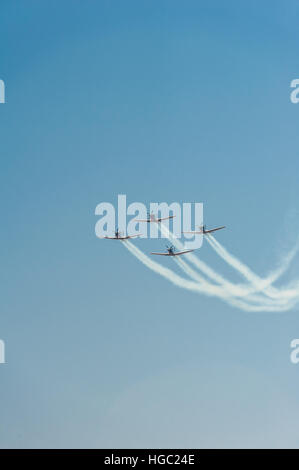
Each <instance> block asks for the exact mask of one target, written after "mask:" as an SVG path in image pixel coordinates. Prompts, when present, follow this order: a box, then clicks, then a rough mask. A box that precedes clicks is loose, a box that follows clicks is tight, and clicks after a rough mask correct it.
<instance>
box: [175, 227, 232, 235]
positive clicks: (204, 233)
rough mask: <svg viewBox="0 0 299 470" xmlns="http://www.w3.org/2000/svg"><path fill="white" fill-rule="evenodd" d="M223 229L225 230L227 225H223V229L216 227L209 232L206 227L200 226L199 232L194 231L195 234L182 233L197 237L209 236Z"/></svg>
mask: <svg viewBox="0 0 299 470" xmlns="http://www.w3.org/2000/svg"><path fill="white" fill-rule="evenodd" d="M223 228H225V225H223V226H222V227H216V228H212V229H210V230H207V229H206V225H200V226H199V231H196V230H194V231H193V232H192V231H191V232H182V233H193V234H194V235H196V234H202V235H206V234H209V233H213V232H217V230H222V229H223Z"/></svg>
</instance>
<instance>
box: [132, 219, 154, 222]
mask: <svg viewBox="0 0 299 470" xmlns="http://www.w3.org/2000/svg"><path fill="white" fill-rule="evenodd" d="M134 222H151V221H150V220H149V219H134Z"/></svg>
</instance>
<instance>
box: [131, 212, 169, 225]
mask: <svg viewBox="0 0 299 470" xmlns="http://www.w3.org/2000/svg"><path fill="white" fill-rule="evenodd" d="M174 217H175V215H170V216H169V217H158V218H156V216H155V214H153V212H149V211H148V212H147V219H136V222H147V223H151V222H161V221H162V220H168V219H173V218H174Z"/></svg>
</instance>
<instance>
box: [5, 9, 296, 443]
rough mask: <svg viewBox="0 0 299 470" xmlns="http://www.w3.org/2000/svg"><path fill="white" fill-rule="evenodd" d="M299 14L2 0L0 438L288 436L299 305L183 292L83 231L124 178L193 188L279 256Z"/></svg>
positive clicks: (223, 235)
mask: <svg viewBox="0 0 299 470" xmlns="http://www.w3.org/2000/svg"><path fill="white" fill-rule="evenodd" d="M298 14H299V4H298V2H297V1H295V0H289V1H288V2H286V3H284V2H281V1H278V0H274V1H273V0H271V1H270V0H265V1H263V2H259V1H250V2H249V1H240V0H228V1H227V2H223V1H220V0H218V1H211V2H205V1H198V0H197V1H193V0H188V1H187V2H182V1H178V0H159V1H158V0H152V1H148V0H141V1H140V0H127V1H125V2H124V1H121V0H118V1H113V2H111V1H104V0H98V1H95V0H88V1H83V0H81V1H78V0H59V1H55V0H42V1H41V0H35V1H33V0H27V1H26V2H20V1H16V0H10V1H9V2H2V4H1V15H0V38H1V56H0V78H1V79H3V80H4V81H5V84H6V103H5V104H2V105H0V119H1V127H0V138H1V174H0V177H1V186H0V187H1V200H0V203H1V221H2V223H1V232H0V237H1V248H2V256H1V258H2V262H1V270H0V272H1V284H0V285H1V310H0V338H1V339H3V340H4V341H5V344H6V361H7V363H6V364H5V365H0V447H3V448H7V447H12V448H13V447H109V448H113V447H115V448H117V447H161V448H163V447H164V448H165V447H181V448H182V447H191V448H192V447H195V448H200V447H264V446H265V447H281V446H283V447H299V444H298V443H299V431H298V420H299V396H298V386H299V365H294V364H292V363H291V362H290V352H291V350H290V342H291V340H292V339H294V338H298V337H299V310H298V309H295V310H293V311H291V312H288V313H282V314H271V313H267V314H264V313H250V314H249V313H244V312H242V311H239V310H238V309H235V308H232V307H230V306H228V305H227V304H225V303H223V302H221V301H220V300H217V299H213V298H208V297H204V296H199V295H197V294H195V293H191V292H187V291H184V290H180V289H178V288H176V287H174V286H173V285H171V284H170V283H168V282H167V281H166V280H164V279H162V278H159V277H158V276H157V275H156V274H155V273H153V272H151V271H149V270H148V269H147V268H146V267H145V266H143V265H142V264H141V263H139V262H138V260H136V259H135V258H133V257H132V256H131V255H130V253H129V252H128V251H126V250H125V249H124V247H123V246H122V245H121V244H120V243H119V244H118V243H114V242H111V243H110V242H109V241H101V240H99V239H97V238H96V236H95V233H94V226H95V223H96V221H97V217H96V216H95V215H94V210H95V207H96V205H97V204H98V203H100V202H103V201H107V202H112V203H114V204H115V203H116V200H117V195H118V194H126V195H127V198H128V202H134V201H140V202H143V203H145V204H148V203H149V202H159V201H166V202H169V203H170V202H173V201H178V202H193V201H197V202H203V203H204V219H205V222H206V223H207V224H209V225H214V224H221V225H222V224H225V225H227V230H226V231H222V232H219V234H218V235H217V238H218V239H219V241H220V242H221V243H223V244H224V245H225V246H226V247H228V249H229V250H230V251H232V252H233V253H234V254H236V255H237V256H239V257H240V258H241V259H242V260H243V261H244V262H246V263H248V264H249V266H250V267H251V268H252V269H253V270H254V271H256V272H257V273H259V274H261V275H263V274H265V273H267V271H268V270H270V269H271V268H272V267H273V266H275V265H276V263H277V260H278V259H279V255H280V254H281V253H282V252H283V251H285V250H287V249H288V248H290V247H291V246H292V243H293V242H294V240H295V238H296V236H297V235H298V232H299V224H298V214H299V188H298V170H299V163H298V162H299V160H298V157H299V154H298V153H299V151H298V149H299V133H298V123H299V104H298V105H294V104H292V103H291V101H290V92H291V89H290V82H291V80H293V79H295V78H299V54H298V52H299V49H298V47H299V46H298V44H299V41H298V39H299V32H298ZM134 243H136V245H138V246H139V247H141V248H142V249H143V250H144V251H146V252H149V251H151V250H152V248H160V249H163V248H164V245H165V243H164V241H163V240H162V241H151V240H137V241H136V242H134ZM200 257H201V258H202V259H203V260H204V261H206V262H207V263H209V264H211V265H212V266H213V267H215V268H216V269H217V270H218V271H220V272H222V273H223V274H225V275H227V276H228V277H230V278H231V279H232V280H237V279H238V278H237V277H236V275H235V274H234V273H233V272H232V271H231V270H230V269H229V268H227V267H226V266H225V265H224V263H223V262H222V261H221V260H219V259H218V258H217V257H216V255H215V253H214V252H212V250H211V247H210V246H209V245H208V244H207V243H204V244H203V247H202V248H201V249H200ZM161 262H163V264H164V265H166V266H167V265H170V266H173V263H172V260H169V259H165V260H164V259H163V260H162V261H161ZM298 272H299V265H298V260H296V261H295V262H294V264H293V266H292V269H291V271H290V274H289V278H293V277H295V276H297V275H298ZM287 279H288V276H286V277H285V279H284V280H285V281H286V280H287Z"/></svg>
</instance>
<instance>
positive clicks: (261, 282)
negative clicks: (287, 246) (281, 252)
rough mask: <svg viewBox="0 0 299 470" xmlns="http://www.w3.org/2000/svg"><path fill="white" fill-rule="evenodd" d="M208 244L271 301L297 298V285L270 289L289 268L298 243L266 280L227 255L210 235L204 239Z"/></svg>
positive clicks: (233, 257)
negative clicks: (290, 287) (288, 287)
mask: <svg viewBox="0 0 299 470" xmlns="http://www.w3.org/2000/svg"><path fill="white" fill-rule="evenodd" d="M206 239H207V241H208V243H209V244H210V245H211V246H212V248H213V249H214V250H215V251H216V253H218V255H219V256H221V258H223V259H224V260H225V261H226V262H227V263H228V264H229V265H230V266H232V267H233V268H234V269H235V270H237V271H238V272H239V273H240V274H242V276H243V277H245V279H246V280H247V281H249V282H250V283H251V284H253V285H254V286H255V287H256V289H258V290H260V291H263V292H264V293H265V295H267V296H268V297H270V298H272V299H287V300H288V299H292V298H296V297H298V296H299V290H298V287H299V284H298V282H296V283H295V286H296V287H295V288H293V289H279V288H275V287H272V286H271V284H272V283H273V282H274V281H275V280H277V279H278V278H279V277H280V276H281V275H282V274H283V273H284V272H285V271H286V269H287V268H288V267H289V265H290V263H291V261H292V260H293V259H294V257H295V255H296V254H297V252H298V248H299V241H297V243H296V245H295V247H294V248H293V250H292V251H291V252H290V253H289V254H288V255H287V256H286V257H285V259H284V261H283V262H282V264H281V266H280V267H279V268H278V269H277V270H275V271H273V272H272V273H271V274H270V275H269V276H268V277H267V278H266V279H262V278H260V277H259V276H257V275H256V274H255V273H254V272H253V271H252V270H251V269H250V268H249V267H248V266H246V265H245V264H244V263H242V262H241V261H240V260H239V259H238V258H236V257H235V256H233V255H232V254H231V253H229V252H228V251H227V250H226V248H224V247H223V246H222V245H221V244H220V243H219V242H218V241H217V240H216V239H215V238H214V237H213V236H212V235H208V236H207V237H206Z"/></svg>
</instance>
